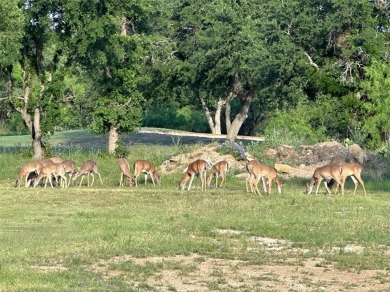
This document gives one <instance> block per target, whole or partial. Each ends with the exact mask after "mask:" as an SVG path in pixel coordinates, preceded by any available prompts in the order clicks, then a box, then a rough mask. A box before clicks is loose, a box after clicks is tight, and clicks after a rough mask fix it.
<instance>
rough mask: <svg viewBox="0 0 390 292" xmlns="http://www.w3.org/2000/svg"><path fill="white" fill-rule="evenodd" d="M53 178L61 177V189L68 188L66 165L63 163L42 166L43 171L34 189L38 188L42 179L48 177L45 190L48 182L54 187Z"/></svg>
mask: <svg viewBox="0 0 390 292" xmlns="http://www.w3.org/2000/svg"><path fill="white" fill-rule="evenodd" d="M52 176H59V177H60V179H61V187H63V188H66V187H67V186H68V184H67V182H66V176H65V168H64V165H63V164H62V163H52V164H47V165H43V166H42V168H41V171H40V173H39V175H38V177H37V178H36V180H35V182H34V188H36V187H37V185H38V184H39V182H40V181H41V179H42V178H44V177H46V181H45V188H46V187H47V182H48V181H49V182H50V186H51V187H53V183H52V181H51V178H52Z"/></svg>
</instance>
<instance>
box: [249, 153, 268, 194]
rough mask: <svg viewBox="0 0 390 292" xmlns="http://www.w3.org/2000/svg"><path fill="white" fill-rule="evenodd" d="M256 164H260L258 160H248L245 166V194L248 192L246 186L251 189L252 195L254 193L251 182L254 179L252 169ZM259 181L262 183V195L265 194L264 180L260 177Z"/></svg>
mask: <svg viewBox="0 0 390 292" xmlns="http://www.w3.org/2000/svg"><path fill="white" fill-rule="evenodd" d="M257 163H260V162H259V161H258V160H250V161H249V162H248V163H247V164H246V165H245V170H246V172H247V173H248V176H247V178H246V180H245V186H246V192H249V188H248V185H249V186H250V189H251V192H252V193H253V192H254V188H253V185H252V180H253V179H254V175H253V167H254V166H255V165H256V164H257ZM261 180H262V182H263V190H264V193H266V192H267V187H266V185H265V180H264V177H263V176H262V177H261Z"/></svg>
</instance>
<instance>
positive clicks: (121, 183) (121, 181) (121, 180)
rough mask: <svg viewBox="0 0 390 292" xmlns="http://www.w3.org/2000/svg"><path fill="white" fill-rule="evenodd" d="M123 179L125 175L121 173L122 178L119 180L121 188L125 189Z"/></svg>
mask: <svg viewBox="0 0 390 292" xmlns="http://www.w3.org/2000/svg"><path fill="white" fill-rule="evenodd" d="M123 177H124V174H123V173H121V178H120V180H119V187H123Z"/></svg>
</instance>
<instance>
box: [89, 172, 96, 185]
mask: <svg viewBox="0 0 390 292" xmlns="http://www.w3.org/2000/svg"><path fill="white" fill-rule="evenodd" d="M91 176H92V183H91V188H92V187H93V183H94V182H95V175H94V174H93V172H91ZM88 177H89V176H88Z"/></svg>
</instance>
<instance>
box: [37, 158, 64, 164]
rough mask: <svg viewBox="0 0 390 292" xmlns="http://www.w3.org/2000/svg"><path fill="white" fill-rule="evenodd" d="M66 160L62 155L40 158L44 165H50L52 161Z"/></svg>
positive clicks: (60, 161)
mask: <svg viewBox="0 0 390 292" xmlns="http://www.w3.org/2000/svg"><path fill="white" fill-rule="evenodd" d="M63 161H64V160H63V159H62V158H61V157H50V158H45V159H41V160H39V162H40V163H41V164H42V165H48V164H52V163H62V162H63Z"/></svg>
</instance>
